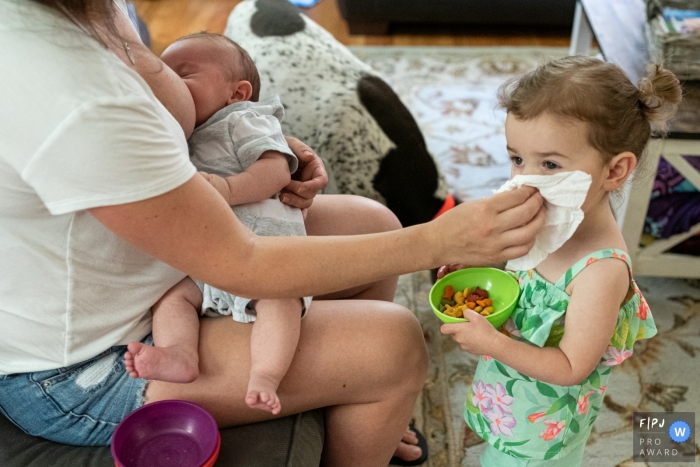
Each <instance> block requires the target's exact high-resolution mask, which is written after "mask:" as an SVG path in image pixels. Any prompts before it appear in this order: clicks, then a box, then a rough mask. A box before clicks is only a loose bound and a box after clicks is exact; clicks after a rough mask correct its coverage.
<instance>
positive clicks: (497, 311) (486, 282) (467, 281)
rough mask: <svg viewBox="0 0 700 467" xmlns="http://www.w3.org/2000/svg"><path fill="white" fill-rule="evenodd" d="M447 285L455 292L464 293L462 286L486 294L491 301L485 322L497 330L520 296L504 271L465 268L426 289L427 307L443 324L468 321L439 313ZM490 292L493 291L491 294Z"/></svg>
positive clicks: (512, 279) (512, 280) (516, 285)
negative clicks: (482, 291)
mask: <svg viewBox="0 0 700 467" xmlns="http://www.w3.org/2000/svg"><path fill="white" fill-rule="evenodd" d="M448 285H451V286H452V287H454V289H455V292H457V291H460V290H464V289H465V288H466V287H471V288H472V289H475V288H476V287H480V288H482V289H484V290H486V291H488V293H489V298H490V299H491V301H493V305H492V306H493V308H494V309H493V313H491V314H490V315H489V316H487V317H486V319H487V320H488V321H489V322H490V323H491V324H492V325H493V327H495V328H499V327H501V325H502V324H503V323H505V322H506V320H507V319H508V317H509V316H510V315H511V313H513V310H514V309H515V305H516V304H517V303H518V298H519V297H520V285H518V281H517V280H515V278H514V277H513V276H511V275H510V274H508V273H507V272H505V271H501V270H500V269H494V268H467V269H460V270H459V271H455V272H452V273H450V274H448V275H446V276H445V277H443V278H442V279H440V280H439V281H437V282H436V283H435V284H434V285H433V288H432V289H430V306H431V307H432V308H433V312H434V313H435V316H437V317H438V318H440V320H442V322H443V323H447V324H452V323H464V322H465V321H468V320H466V319H464V318H453V317H452V316H447V315H446V314H445V313H443V312H441V311H440V300H441V299H442V295H443V294H444V293H445V287H447V286H448ZM492 291H493V292H492Z"/></svg>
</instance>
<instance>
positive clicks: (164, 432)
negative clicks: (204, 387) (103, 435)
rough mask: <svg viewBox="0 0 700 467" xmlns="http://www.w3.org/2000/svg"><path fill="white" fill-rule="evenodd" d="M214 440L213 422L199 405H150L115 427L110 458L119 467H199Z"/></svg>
mask: <svg viewBox="0 0 700 467" xmlns="http://www.w3.org/2000/svg"><path fill="white" fill-rule="evenodd" d="M218 437H219V429H218V427H217V426H216V421H214V418H213V417H212V416H211V415H210V414H209V412H207V411H206V410H204V409H203V408H201V407H200V406H198V405H196V404H193V403H192V402H187V401H180V400H167V401H160V402H154V403H152V404H147V405H144V406H143V407H141V408H139V409H136V410H134V411H133V412H132V413H130V414H129V415H127V416H126V418H124V420H122V421H121V423H120V424H119V425H117V428H116V429H115V430H114V435H113V436H112V457H114V460H115V461H116V462H117V466H120V467H199V466H201V465H203V464H204V463H205V462H206V461H207V460H208V459H209V457H210V456H211V455H212V453H213V452H214V450H215V449H216V443H217V439H218Z"/></svg>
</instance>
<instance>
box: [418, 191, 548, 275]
mask: <svg viewBox="0 0 700 467" xmlns="http://www.w3.org/2000/svg"><path fill="white" fill-rule="evenodd" d="M544 221H545V208H544V205H543V199H542V196H541V195H540V194H539V192H538V191H537V190H536V189H535V188H532V187H527V186H525V187H521V188H518V189H517V190H513V191H509V192H506V193H499V194H496V195H494V196H491V197H489V198H485V199H481V200H478V201H472V202H469V203H463V204H460V205H459V206H457V207H455V208H453V209H451V210H449V211H447V212H446V213H445V214H443V215H442V216H440V217H438V218H437V219H436V220H434V221H433V222H432V224H433V229H435V230H437V232H435V233H434V238H435V239H436V240H437V241H440V242H442V243H443V245H441V248H440V249H439V251H441V252H443V254H444V257H443V258H442V260H441V261H440V263H441V264H449V266H443V267H442V268H441V270H442V275H444V274H446V273H447V272H451V271H453V270H456V269H461V268H464V267H470V266H482V265H487V264H497V263H502V262H504V261H506V260H509V259H513V258H519V257H520V256H523V255H525V254H527V252H528V251H530V250H531V249H532V246H533V245H534V243H535V236H536V235H537V232H539V230H540V229H541V228H542V226H543V225H544Z"/></svg>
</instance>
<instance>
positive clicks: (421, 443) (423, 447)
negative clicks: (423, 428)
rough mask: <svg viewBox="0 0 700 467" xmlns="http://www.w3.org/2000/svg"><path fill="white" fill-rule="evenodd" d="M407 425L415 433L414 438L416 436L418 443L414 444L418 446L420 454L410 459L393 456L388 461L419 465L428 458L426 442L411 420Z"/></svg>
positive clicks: (395, 463)
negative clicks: (416, 457)
mask: <svg viewBox="0 0 700 467" xmlns="http://www.w3.org/2000/svg"><path fill="white" fill-rule="evenodd" d="M408 427H409V428H410V430H411V431H412V432H414V433H415V434H416V438H418V444H417V445H416V446H418V447H419V448H420V452H421V455H420V457H419V458H418V459H415V460H412V461H407V460H404V459H401V458H400V457H396V456H394V457H392V458H391V462H389V464H391V465H421V464H423V463H425V461H427V460H428V442H427V441H426V440H425V437H424V436H423V434H422V433H421V432H420V431H418V430H416V427H414V426H413V422H411V423H410V424H409V425H408Z"/></svg>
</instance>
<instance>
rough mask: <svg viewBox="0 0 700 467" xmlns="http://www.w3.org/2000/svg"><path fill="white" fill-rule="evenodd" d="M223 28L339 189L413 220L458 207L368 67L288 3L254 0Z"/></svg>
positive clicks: (399, 107)
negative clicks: (274, 96) (240, 48)
mask: <svg viewBox="0 0 700 467" xmlns="http://www.w3.org/2000/svg"><path fill="white" fill-rule="evenodd" d="M224 34H225V35H226V36H228V37H230V38H231V39H233V40H234V41H236V42H237V43H238V44H240V45H241V47H243V48H244V49H246V51H248V53H249V54H250V56H251V58H252V59H253V61H254V62H255V63H256V65H257V67H258V70H259V72H260V79H261V85H262V86H261V96H266V95H270V94H279V96H280V100H281V101H282V104H283V105H284V108H285V117H284V121H283V122H282V129H283V131H284V132H285V134H288V135H292V136H295V137H297V138H299V139H301V140H302V141H304V142H305V143H307V144H308V145H309V146H311V147H312V148H313V149H314V150H315V151H316V152H317V153H318V155H319V156H320V157H321V158H322V159H323V160H324V162H325V164H326V167H327V168H328V169H329V173H331V174H332V175H333V178H334V182H335V184H336V186H337V191H338V192H339V193H347V194H355V195H361V196H365V197H368V198H371V199H374V200H377V201H379V202H381V203H383V204H385V205H386V206H387V207H388V208H389V209H391V210H392V211H393V212H394V213H395V214H396V216H397V217H398V218H399V220H400V221H401V223H402V225H404V226H409V225H414V224H419V223H423V222H427V221H429V220H431V219H432V218H433V217H435V215H436V214H438V212H442V211H444V209H443V206H445V208H449V207H451V206H452V205H454V200H453V199H452V197H451V196H449V194H448V193H447V190H446V184H445V179H444V177H443V176H442V174H441V173H440V171H439V170H438V168H437V165H436V163H435V161H434V160H433V158H432V156H431V155H430V153H429V152H428V149H427V147H426V144H425V140H424V138H423V135H422V134H421V132H420V129H419V128H418V125H417V124H416V122H415V120H414V119H413V117H412V116H411V114H410V112H409V111H408V109H407V108H406V106H404V105H403V104H402V103H401V100H400V99H399V98H398V96H397V95H396V93H394V91H393V90H392V89H391V87H389V85H387V84H386V82H384V80H382V79H381V78H380V77H379V76H378V75H377V74H376V73H375V72H374V71H373V70H372V69H371V68H370V67H369V66H368V65H366V64H365V63H363V62H361V61H360V60H359V59H358V58H357V57H355V56H354V55H353V54H352V53H351V52H350V51H349V50H348V49H347V48H346V47H345V46H343V45H342V44H341V43H339V42H338V41H336V40H335V38H333V36H332V35H331V34H330V33H328V32H327V31H325V30H324V29H323V28H322V27H321V26H319V25H318V24H316V23H315V22H313V21H312V20H311V19H309V18H308V17H306V16H305V15H303V14H301V13H300V11H299V10H298V9H297V8H296V7H295V6H293V5H292V4H290V3H289V2H288V1H287V0H245V1H243V2H241V3H240V4H238V6H236V8H235V9H234V10H233V11H232V12H231V15H230V16H229V19H228V24H227V26H226V31H225V32H224Z"/></svg>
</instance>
